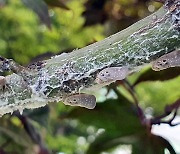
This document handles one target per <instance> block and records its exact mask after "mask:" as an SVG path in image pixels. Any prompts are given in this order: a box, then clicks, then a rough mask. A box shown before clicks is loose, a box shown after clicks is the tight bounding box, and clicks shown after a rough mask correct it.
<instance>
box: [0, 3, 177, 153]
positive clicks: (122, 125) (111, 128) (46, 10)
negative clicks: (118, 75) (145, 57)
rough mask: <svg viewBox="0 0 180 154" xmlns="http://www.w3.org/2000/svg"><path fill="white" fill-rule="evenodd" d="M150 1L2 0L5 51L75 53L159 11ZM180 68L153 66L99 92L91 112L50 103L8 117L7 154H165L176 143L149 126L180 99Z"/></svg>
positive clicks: (9, 54)
mask: <svg viewBox="0 0 180 154" xmlns="http://www.w3.org/2000/svg"><path fill="white" fill-rule="evenodd" d="M160 6H161V4H160V3H157V2H152V1H149V0H129V1H127V0H101V1H99V0H67V1H65V0H44V1H43V0H37V1H36V2H35V1H34V2H33V0H22V1H20V0H0V55H1V56H4V57H6V58H12V59H14V60H15V61H17V62H18V63H20V64H23V65H28V64H29V63H32V62H34V61H37V60H43V59H47V58H50V57H51V56H53V55H54V54H60V53H61V52H71V51H72V50H75V49H77V48H81V47H84V46H86V45H88V44H91V43H93V42H96V41H99V40H102V39H103V38H105V37H106V36H108V35H111V34H113V33H115V32H117V31H120V30H122V29H124V28H126V27H128V26H129V25H131V24H132V23H135V22H136V21H138V20H140V19H141V18H144V17H145V16H147V15H149V14H151V13H152V12H154V11H156V10H157V9H158V8H159V7H160ZM179 74H180V69H179V68H174V69H168V70H165V71H162V72H153V71H152V70H151V69H150V67H147V68H145V69H144V70H142V71H140V72H137V73H135V74H132V75H131V76H129V77H128V78H127V79H126V80H125V81H118V82H116V83H114V84H111V85H110V86H108V87H106V88H103V89H101V90H99V91H98V92H97V94H96V96H97V99H98V104H97V107H96V108H95V109H94V110H87V109H83V108H78V107H69V106H65V105H64V104H63V103H57V104H56V103H50V104H49V105H48V106H46V107H44V108H40V109H35V110H25V111H24V112H23V115H20V114H19V112H18V111H17V112H15V113H14V114H12V115H10V114H7V115H5V116H3V117H2V118H1V119H0V153H2V154H6V153H15V154H19V153H20V154H21V153H27V154H34V153H39V154H46V153H67V154H83V153H89V154H96V153H103V152H106V153H117V151H115V150H117V147H118V148H119V149H120V150H119V151H122V150H125V151H126V153H128V152H129V153H133V154H139V153H144V154H154V153H156V154H157V153H158V154H161V153H164V151H165V149H168V151H169V152H170V153H173V147H172V146H171V145H170V144H169V142H168V141H167V140H166V139H164V138H163V137H160V136H156V135H154V134H152V133H151V128H149V127H148V126H147V125H144V124H143V123H142V119H141V116H140V115H139V112H138V108H137V106H136V103H139V106H140V108H141V109H142V111H144V113H145V115H146V117H147V118H152V117H154V116H157V115H160V114H162V113H163V112H164V107H165V106H166V105H167V104H171V103H173V102H175V101H176V100H177V99H179V98H180V91H179V83H180V76H179Z"/></svg>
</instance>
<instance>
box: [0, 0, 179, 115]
mask: <svg viewBox="0 0 180 154" xmlns="http://www.w3.org/2000/svg"><path fill="white" fill-rule="evenodd" d="M172 6H174V8H173V9H172ZM179 11H180V8H179V2H178V1H177V0H175V1H174V2H173V4H172V3H171V4H169V5H165V6H164V7H163V8H161V9H160V10H159V11H157V12H156V13H154V14H152V15H150V16H148V17H146V18H145V19H143V20H141V21H139V22H137V23H135V24H134V25H132V26H130V27H128V28H127V29H125V30H123V31H121V32H119V33H117V34H114V35H112V36H110V37H108V38H106V39H105V40H103V41H100V42H97V43H94V44H92V45H89V46H87V47H85V48H82V49H79V50H75V51H73V52H71V53H67V54H62V55H60V56H55V57H53V58H51V59H49V60H46V61H42V62H39V63H35V64H32V65H31V66H29V67H27V68H23V67H21V66H18V65H17V64H16V63H12V62H11V63H10V64H11V66H13V67H9V70H11V71H13V72H15V73H13V74H11V75H8V76H6V78H5V79H6V86H5V89H4V90H3V89H1V90H0V114H1V115H3V114H5V113H9V112H13V111H14V110H21V111H22V110H23V109H24V108H37V107H42V106H44V105H46V104H47V103H48V102H58V101H62V100H64V99H65V98H66V97H67V96H69V95H72V94H75V93H79V92H87V91H89V90H94V89H95V88H100V87H102V86H104V85H98V84H97V83H96V82H95V78H96V75H97V73H98V72H99V71H101V70H102V69H104V68H106V67H114V66H116V67H121V66H128V67H129V69H130V70H131V71H132V72H134V71H137V70H139V69H140V68H141V67H143V66H144V65H146V64H149V63H151V62H152V61H153V60H155V59H157V58H158V57H160V56H162V55H164V54H166V53H169V52H171V51H173V50H175V49H177V48H180V31H179V28H180V25H179V22H180V21H179V18H180V17H179V16H180V15H179V14H178V13H177V12H179ZM0 60H1V59H0ZM4 64H8V62H7V63H4V62H3V60H2V61H1V62H0V68H1V70H2V71H5V69H4V70H3V69H2V67H5V66H4ZM7 66H8V65H7ZM14 66H15V67H14ZM11 68H13V69H14V70H13V69H11Z"/></svg>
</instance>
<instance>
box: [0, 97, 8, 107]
mask: <svg viewBox="0 0 180 154" xmlns="http://www.w3.org/2000/svg"><path fill="white" fill-rule="evenodd" d="M8 103H9V102H8V100H7V99H6V100H4V101H2V100H0V107H1V106H4V105H7V104H8Z"/></svg>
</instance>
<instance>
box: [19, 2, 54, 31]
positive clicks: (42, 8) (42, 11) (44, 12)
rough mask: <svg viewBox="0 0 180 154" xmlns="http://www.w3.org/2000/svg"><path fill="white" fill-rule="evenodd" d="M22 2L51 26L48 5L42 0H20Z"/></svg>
mask: <svg viewBox="0 0 180 154" xmlns="http://www.w3.org/2000/svg"><path fill="white" fill-rule="evenodd" d="M22 2H23V3H24V4H25V5H26V6H27V7H29V8H30V9H32V10H33V11H34V12H35V13H36V14H37V15H38V16H39V19H40V20H41V22H42V23H44V24H45V25H46V26H47V27H48V28H51V21H50V17H49V13H48V7H47V5H46V3H45V2H44V1H43V0H22Z"/></svg>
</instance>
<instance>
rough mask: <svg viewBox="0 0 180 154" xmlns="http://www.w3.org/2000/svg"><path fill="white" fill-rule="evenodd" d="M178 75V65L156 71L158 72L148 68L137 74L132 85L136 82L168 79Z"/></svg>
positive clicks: (179, 72)
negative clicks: (137, 76)
mask: <svg viewBox="0 0 180 154" xmlns="http://www.w3.org/2000/svg"><path fill="white" fill-rule="evenodd" d="M179 75H180V68H179V67H174V68H169V69H166V70H163V71H158V72H156V71H153V70H152V69H149V70H147V71H145V72H144V73H142V74H141V75H140V76H139V78H138V79H137V80H136V82H135V83H134V86H136V85H137V84H139V83H141V82H147V81H165V80H170V79H173V78H175V77H177V76H179Z"/></svg>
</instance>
